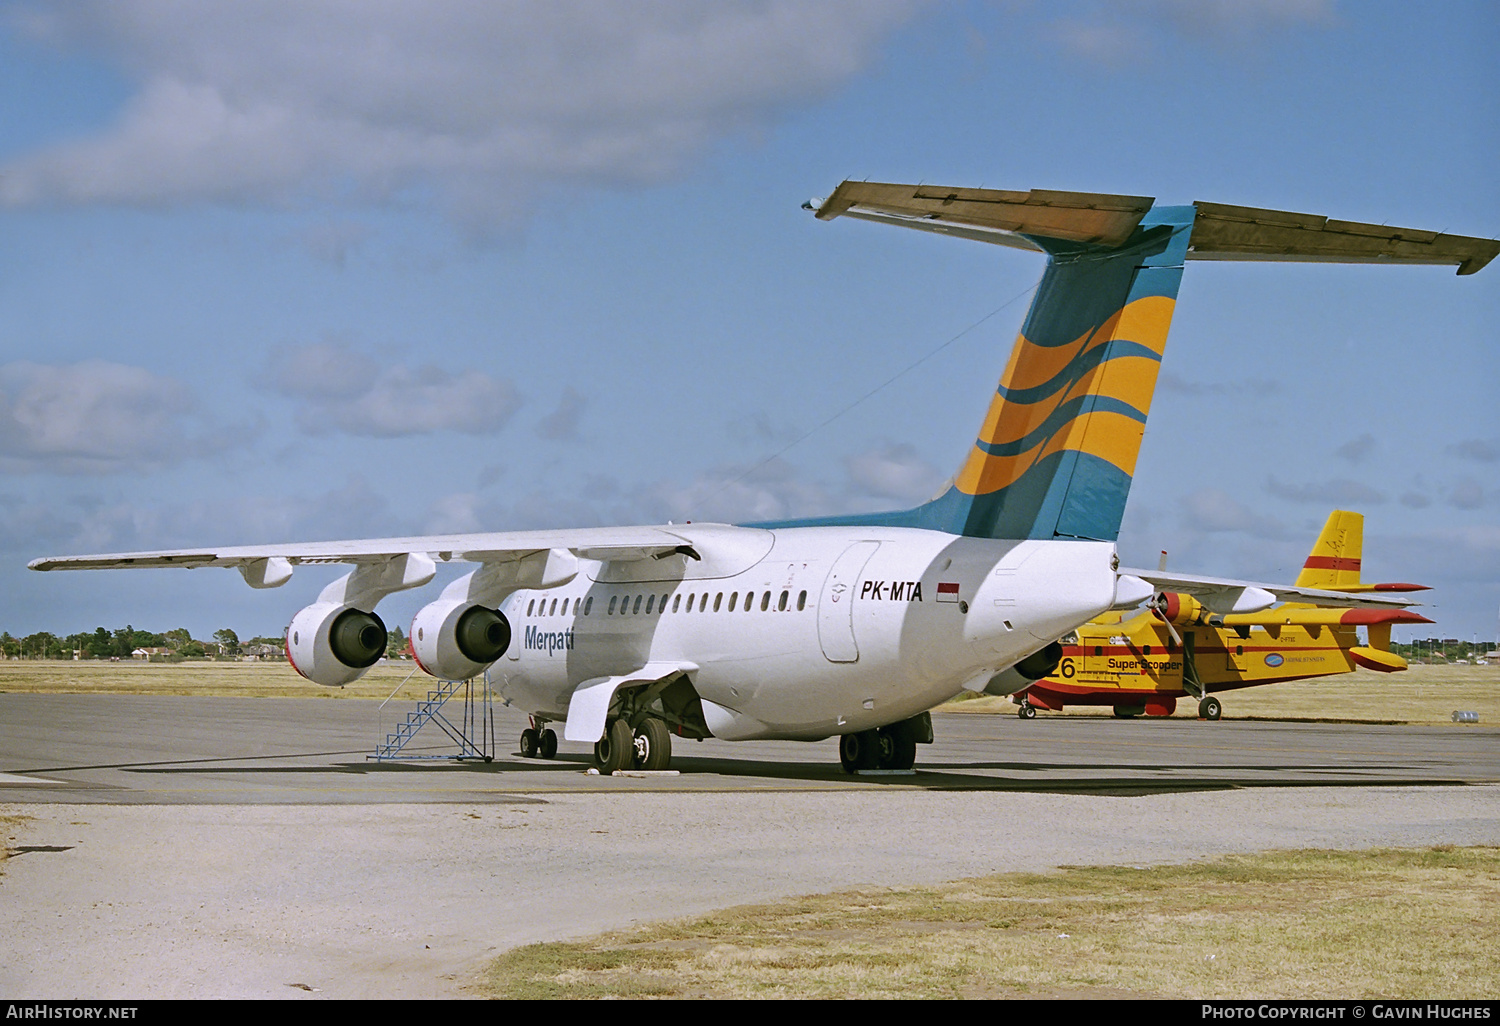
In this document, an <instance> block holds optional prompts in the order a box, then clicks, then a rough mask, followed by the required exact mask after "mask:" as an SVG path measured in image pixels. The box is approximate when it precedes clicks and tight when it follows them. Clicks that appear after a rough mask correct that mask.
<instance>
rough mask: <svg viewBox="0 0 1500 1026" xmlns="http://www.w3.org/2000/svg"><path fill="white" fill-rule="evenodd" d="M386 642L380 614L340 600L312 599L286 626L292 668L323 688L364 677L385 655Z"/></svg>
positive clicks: (287, 648)
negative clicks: (313, 601) (324, 600)
mask: <svg viewBox="0 0 1500 1026" xmlns="http://www.w3.org/2000/svg"><path fill="white" fill-rule="evenodd" d="M385 645H386V631H385V624H384V623H382V622H381V620H380V617H378V616H376V615H375V614H374V613H373V612H370V613H367V612H365V611H364V610H363V609H356V608H355V607H354V606H350V605H344V604H341V603H334V602H315V603H313V604H312V605H310V606H308V607H306V608H305V609H302V610H300V611H299V612H298V613H297V615H296V616H294V617H292V622H291V623H290V624H289V625H288V626H287V629H286V655H287V659H288V660H289V661H290V662H291V664H292V668H293V669H295V670H296V671H297V672H298V673H300V674H302V676H304V677H306V678H307V679H308V680H310V681H312V682H313V683H314V684H322V685H324V686H326V687H340V686H342V685H344V684H349V683H351V682H353V681H356V680H358V679H359V678H360V677H362V676H364V673H365V671H366V670H368V669H369V668H370V667H372V666H374V665H375V664H376V663H378V662H379V661H380V657H381V656H383V655H385Z"/></svg>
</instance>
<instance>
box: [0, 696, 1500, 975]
mask: <svg viewBox="0 0 1500 1026" xmlns="http://www.w3.org/2000/svg"><path fill="white" fill-rule="evenodd" d="M375 706H376V703H367V702H363V701H359V700H305V699H304V700H282V699H243V700H241V699H227V698H215V699H195V698H154V697H145V696H117V697H102V696H85V695H76V696H43V695H0V802H4V803H5V804H4V805H3V806H0V811H3V812H4V813H5V815H6V816H7V817H10V818H9V819H8V821H7V823H6V828H7V832H8V836H10V837H11V840H10V842H9V847H10V849H11V851H12V852H14V853H15V854H14V855H13V856H12V857H11V858H9V859H8V860H7V861H6V862H5V863H4V870H3V876H0V894H3V896H4V900H0V933H3V935H4V936H5V937H6V952H5V957H4V958H3V959H0V992H3V993H5V994H8V995H13V996H24V997H28V998H33V997H34V998H43V997H72V998H80V997H99V998H110V997H113V998H149V997H218V996H222V997H231V996H246V997H278V996H279V997H287V998H295V999H305V998H316V997H319V996H332V997H424V996H458V995H462V994H464V993H466V992H467V991H466V989H465V988H466V985H467V983H468V982H469V981H470V980H471V978H472V974H474V973H475V972H477V971H479V970H480V969H481V968H482V966H483V964H484V962H485V961H486V960H487V959H488V958H489V957H491V956H492V955H493V954H494V953H496V952H497V951H499V950H502V949H504V948H506V947H509V946H512V945H515V944H521V943H527V942H531V941H538V940H548V939H558V938H564V937H572V936H580V935H586V934H589V933H593V932H596V931H598V930H602V929H609V928H614V927H624V926H629V925H630V924H632V923H638V922H643V921H649V920H655V919H661V918H664V917H669V916H677V915H689V914H693V913H697V912H703V911H708V910H711V909H714V908H722V907H725V906H728V905H733V904H738V903H743V902H752V901H762V900H768V899H773V898H778V897H783V896H789V895H795V894H802V893H810V892H818V891H828V890H833V889H839V888H849V887H860V886H890V885H903V884H912V883H924V882H936V881H940V880H951V879H956V878H960V877H965V876H975V875H980V874H985V873H993V872H1003V871H1009V870H1045V869H1048V868H1050V867H1053V866H1057V865H1063V864H1072V865H1080V864H1082V865H1091V864H1131V865H1148V864H1160V863H1169V862H1183V861H1188V860H1192V859H1197V858H1204V857H1213V856H1216V855H1221V854H1225V853H1230V852H1247V851H1258V850H1265V849H1269V848H1301V847H1318V848H1356V849H1357V848H1368V847H1374V846H1381V845H1402V846H1409V845H1426V844H1440V843H1443V844H1491V845H1494V844H1500V743H1497V742H1500V736H1497V734H1500V732H1497V731H1496V730H1495V729H1494V728H1492V727H1488V726H1483V725H1481V726H1478V727H1476V726H1469V725H1454V726H1452V727H1400V726H1373V725H1357V724H1324V723H1264V722H1247V721H1232V720H1225V721H1221V722H1218V723H1206V722H1199V721H1193V720H1187V719H1170V720H1155V721H1151V720H1135V721H1123V722H1122V721H1115V720H1111V719H1104V718H1098V719H1095V718H1078V717H1067V718H1063V717H1054V718H1045V717H1043V718H1038V719H1036V720H1032V721H1021V720H1019V719H1017V718H1016V717H1013V716H1004V715H1001V716H993V715H965V714H938V715H936V716H935V717H934V719H935V720H936V731H937V738H938V743H937V744H935V745H932V746H923V747H922V748H920V749H919V751H918V768H917V771H916V772H915V773H912V774H909V775H894V776H875V777H865V776H861V777H848V776H846V775H845V774H843V773H842V772H841V771H840V770H839V768H838V765H837V761H836V756H837V752H836V748H835V746H834V742H832V741H826V742H820V743H818V744H793V743H787V744H782V743H777V742H763V743H745V744H727V743H721V742H715V741H707V742H703V743H702V744H697V743H690V742H679V744H678V746H677V751H676V758H675V760H674V765H675V766H676V767H677V768H678V769H679V770H680V772H679V773H678V774H676V775H672V776H657V777H645V778H639V777H630V778H601V777H598V776H592V775H589V774H587V773H586V772H585V770H586V768H587V765H588V756H587V751H586V746H584V745H578V744H570V743H568V742H564V743H563V746H562V751H561V752H560V753H559V755H558V758H557V759H556V760H553V761H541V760H525V759H522V758H520V757H519V755H517V754H515V749H516V745H515V741H516V738H517V736H518V734H519V731H520V729H521V727H522V725H523V724H524V720H523V718H522V717H520V716H519V715H517V714H515V713H514V712H513V711H511V710H498V711H497V717H496V723H495V738H496V748H495V755H494V759H493V761H492V762H489V763H485V762H483V761H474V762H463V763H453V762H450V761H447V760H432V761H428V762H425V763H407V764H391V763H377V762H372V761H370V760H368V759H367V758H366V756H367V755H368V754H369V753H370V752H371V751H372V750H373V747H374V745H375V743H376V742H377V741H378V740H380V739H381V738H383V736H384V733H385V732H386V731H387V730H389V729H391V727H392V726H393V723H394V716H395V715H396V711H395V710H394V709H392V708H390V707H388V708H387V709H386V710H384V711H380V710H377V709H376V708H375ZM404 711H405V710H404V709H403V710H401V711H400V712H402V713H404ZM419 737H420V735H419ZM438 747H439V746H438V745H436V744H433V745H431V746H429V747H427V748H426V749H425V751H424V754H439V752H438V751H437V748H438Z"/></svg>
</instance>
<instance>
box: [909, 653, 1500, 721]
mask: <svg viewBox="0 0 1500 1026" xmlns="http://www.w3.org/2000/svg"><path fill="white" fill-rule="evenodd" d="M1218 695H1219V699H1220V701H1222V702H1223V703H1224V718H1225V719H1226V720H1236V719H1251V718H1254V719H1270V720H1347V721H1354V722H1364V723H1413V724H1428V725H1431V724H1439V723H1443V724H1450V725H1452V726H1454V727H1455V728H1460V727H1466V726H1467V725H1465V724H1455V723H1453V711H1454V710H1455V709H1466V710H1470V711H1473V712H1477V713H1478V714H1479V723H1480V726H1487V725H1488V726H1493V725H1495V724H1500V666H1413V667H1411V668H1410V669H1408V670H1405V671H1403V672H1401V673H1375V672H1373V671H1371V670H1355V671H1354V672H1353V673H1345V674H1340V675H1338V676H1336V677H1321V678H1315V679H1313V680H1300V681H1288V682H1286V683H1284V684H1266V685H1262V686H1260V687H1253V688H1244V689H1242V690H1239V691H1223V692H1219V693H1218ZM939 709H940V710H942V711H944V712H959V713H1006V714H1009V715H1012V716H1014V715H1015V712H1016V707H1015V706H1014V705H1013V704H1011V701H1010V699H1009V698H995V697H992V696H989V695H985V696H984V697H982V698H974V699H969V700H967V701H954V702H950V703H948V704H947V705H943V706H939ZM1038 715H1040V716H1110V715H1112V714H1111V710H1110V708H1109V706H1083V705H1075V706H1070V707H1068V708H1067V709H1064V710H1063V711H1062V712H1061V713H1055V712H1039V713H1038ZM1175 715H1177V716H1179V717H1182V716H1186V717H1189V718H1192V717H1195V716H1197V715H1198V703H1197V702H1194V701H1191V700H1190V699H1185V698H1179V699H1178V700H1177V712H1176V714H1175Z"/></svg>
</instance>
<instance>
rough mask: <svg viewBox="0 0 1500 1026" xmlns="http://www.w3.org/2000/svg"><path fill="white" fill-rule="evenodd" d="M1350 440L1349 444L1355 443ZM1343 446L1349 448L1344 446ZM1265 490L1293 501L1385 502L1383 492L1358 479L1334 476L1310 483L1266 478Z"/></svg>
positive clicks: (1348, 504)
mask: <svg viewBox="0 0 1500 1026" xmlns="http://www.w3.org/2000/svg"><path fill="white" fill-rule="evenodd" d="M1357 441H1358V440H1356V442H1351V443H1350V445H1354V444H1356V443H1357ZM1344 448H1349V446H1345V447H1344ZM1266 491H1268V492H1270V493H1271V494H1272V495H1275V496H1277V497H1278V498H1282V499H1290V500H1291V501H1293V502H1315V503H1318V504H1319V505H1323V506H1344V507H1348V506H1378V505H1379V504H1380V503H1382V502H1385V493H1383V492H1381V491H1379V490H1377V489H1375V488H1371V487H1370V486H1369V485H1367V484H1364V483H1362V482H1360V481H1350V480H1349V479H1347V478H1336V479H1334V480H1332V481H1318V482H1314V483H1312V484H1302V485H1295V484H1283V483H1282V482H1280V481H1278V480H1276V478H1274V477H1272V478H1267V479H1266Z"/></svg>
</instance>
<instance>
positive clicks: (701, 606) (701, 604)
mask: <svg viewBox="0 0 1500 1026" xmlns="http://www.w3.org/2000/svg"><path fill="white" fill-rule="evenodd" d="M707 608H708V592H706V591H705V592H704V593H703V598H701V599H699V600H698V612H700V613H701V612H703V611H704V610H705V609H707ZM714 608H715V609H718V608H719V607H718V605H717V604H715V605H714Z"/></svg>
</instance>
